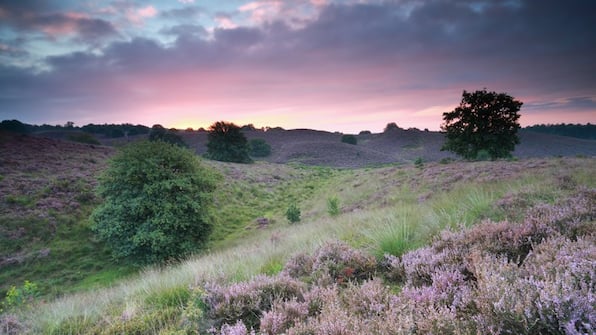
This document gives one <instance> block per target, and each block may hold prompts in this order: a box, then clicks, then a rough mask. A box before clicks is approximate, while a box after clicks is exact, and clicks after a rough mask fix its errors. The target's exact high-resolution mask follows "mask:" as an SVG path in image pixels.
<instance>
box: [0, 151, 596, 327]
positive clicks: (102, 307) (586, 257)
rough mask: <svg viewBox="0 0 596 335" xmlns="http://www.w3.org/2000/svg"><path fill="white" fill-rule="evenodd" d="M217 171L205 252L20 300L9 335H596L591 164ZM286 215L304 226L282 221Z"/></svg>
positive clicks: (5, 323)
mask: <svg viewBox="0 0 596 335" xmlns="http://www.w3.org/2000/svg"><path fill="white" fill-rule="evenodd" d="M209 164H210V165H211V166H213V167H216V168H217V169H219V170H220V171H221V172H222V174H223V175H224V176H226V177H225V182H224V185H223V186H222V187H221V188H220V190H219V192H220V193H219V194H218V196H217V198H216V207H217V208H219V210H221V212H220V213H222V215H219V218H218V222H217V223H216V227H215V229H216V230H215V232H214V240H213V242H212V243H211V244H210V249H211V251H207V252H204V253H203V254H201V255H197V257H195V258H191V259H189V260H188V261H185V262H183V263H181V264H178V265H172V266H170V267H163V268H152V269H146V270H144V271H143V272H142V273H141V274H139V275H138V276H132V277H130V278H129V279H125V280H121V281H120V282H119V283H117V284H114V285H113V286H112V287H110V288H103V289H96V290H93V291H81V292H79V293H76V294H73V295H68V296H65V297H63V298H60V299H57V300H51V301H48V302H43V301H40V300H35V299H33V300H31V302H29V301H28V302H25V303H24V304H23V305H22V306H21V308H17V309H11V310H9V311H7V312H5V313H4V314H3V316H2V320H1V321H0V322H1V325H2V331H4V332H5V333H10V332H11V331H13V332H14V333H35V334H122V333H126V334H135V333H136V334H147V333H154V334H197V333H199V334H207V333H209V331H210V329H211V332H213V333H221V334H244V333H249V332H250V331H251V328H253V329H254V331H255V332H257V333H263V334H279V333H284V332H285V333H291V334H318V333H329V334H339V333H341V334H359V333H362V329H363V328H362V327H366V329H367V331H366V332H371V331H372V332H373V333H378V334H384V333H387V334H399V333H431V332H432V333H464V334H466V333H470V334H473V333H507V332H511V333H520V334H522V333H537V332H538V333H552V334H558V333H590V331H593V330H592V329H591V328H590V327H593V326H592V325H593V324H595V320H593V319H590V318H593V316H594V315H595V313H594V311H593V303H590V301H592V302H593V301H594V282H595V281H594V278H593V275H594V274H593V270H591V269H593V268H594V263H595V262H596V255H595V254H596V251H595V250H594V245H595V244H594V208H593V206H594V203H596V201H595V200H596V193H595V191H594V188H595V187H596V185H595V181H596V175H595V174H596V172H595V171H594V169H593V165H594V160H593V159H588V158H584V159H581V158H576V159H573V158H566V159H544V160H527V161H519V162H507V161H497V162H474V163H464V162H461V163H459V162H455V163H449V164H439V163H429V164H419V165H418V166H410V165H408V166H387V167H381V168H371V169H357V170H332V169H325V168H312V167H302V166H287V165H273V164H264V163H257V164H253V165H249V166H246V165H238V164H230V163H216V162H209ZM291 203H294V204H296V205H297V206H298V207H299V208H300V209H301V221H300V223H297V224H289V222H288V221H287V219H286V218H285V212H286V209H287V207H288V206H289V204H291ZM330 203H334V204H335V205H334V207H333V209H334V208H335V207H338V208H339V213H337V212H336V211H334V212H333V213H332V211H330V208H331V207H330V206H329V204H330ZM223 213H226V215H223ZM332 214H333V215H332ZM258 217H262V218H266V219H267V221H266V222H267V224H266V225H261V224H258V223H256V222H255V221H254V220H255V218H258ZM570 264H571V265H573V266H570ZM586 299H587V300H586ZM590 299H592V300H590ZM590 308H592V309H590ZM340 331H341V332H340Z"/></svg>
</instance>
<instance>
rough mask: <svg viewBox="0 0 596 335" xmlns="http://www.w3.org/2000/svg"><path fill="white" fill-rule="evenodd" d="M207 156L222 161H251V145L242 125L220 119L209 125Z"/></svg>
mask: <svg viewBox="0 0 596 335" xmlns="http://www.w3.org/2000/svg"><path fill="white" fill-rule="evenodd" d="M207 138H208V139H209V142H208V143H207V153H205V157H207V158H209V159H213V160H216V161H222V162H233V163H250V162H252V160H251V159H250V157H249V152H250V147H249V145H248V141H247V140H246V137H245V136H244V134H242V132H241V131H240V127H238V126H237V125H235V124H233V123H229V122H224V121H218V122H215V123H214V124H212V125H211V126H210V127H209V134H208V135H207Z"/></svg>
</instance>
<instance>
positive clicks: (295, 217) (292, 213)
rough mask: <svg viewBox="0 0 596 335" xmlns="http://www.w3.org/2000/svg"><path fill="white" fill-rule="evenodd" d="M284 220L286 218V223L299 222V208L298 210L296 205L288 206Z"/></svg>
mask: <svg viewBox="0 0 596 335" xmlns="http://www.w3.org/2000/svg"><path fill="white" fill-rule="evenodd" d="M286 218H288V221H290V223H296V222H299V221H300V208H298V206H296V204H294V203H292V204H290V206H289V207H288V210H287V211H286Z"/></svg>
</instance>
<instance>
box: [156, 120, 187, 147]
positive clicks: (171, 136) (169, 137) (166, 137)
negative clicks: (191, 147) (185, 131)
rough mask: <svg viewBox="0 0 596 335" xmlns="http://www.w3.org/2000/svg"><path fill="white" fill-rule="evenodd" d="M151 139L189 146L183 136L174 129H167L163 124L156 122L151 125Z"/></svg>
mask: <svg viewBox="0 0 596 335" xmlns="http://www.w3.org/2000/svg"><path fill="white" fill-rule="evenodd" d="M149 141H163V142H166V143H170V144H174V145H177V146H179V147H182V148H186V147H188V146H187V145H186V143H185V142H184V140H183V139H182V137H180V135H178V134H176V132H175V131H173V130H171V129H170V130H167V129H166V128H164V127H163V126H161V125H159V124H156V125H154V126H153V127H151V132H149Z"/></svg>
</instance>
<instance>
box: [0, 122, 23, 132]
mask: <svg viewBox="0 0 596 335" xmlns="http://www.w3.org/2000/svg"><path fill="white" fill-rule="evenodd" d="M0 130H6V131H10V132H13V133H18V134H27V133H28V132H29V129H27V125H25V124H24V123H22V122H21V121H19V120H4V121H2V122H0Z"/></svg>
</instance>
